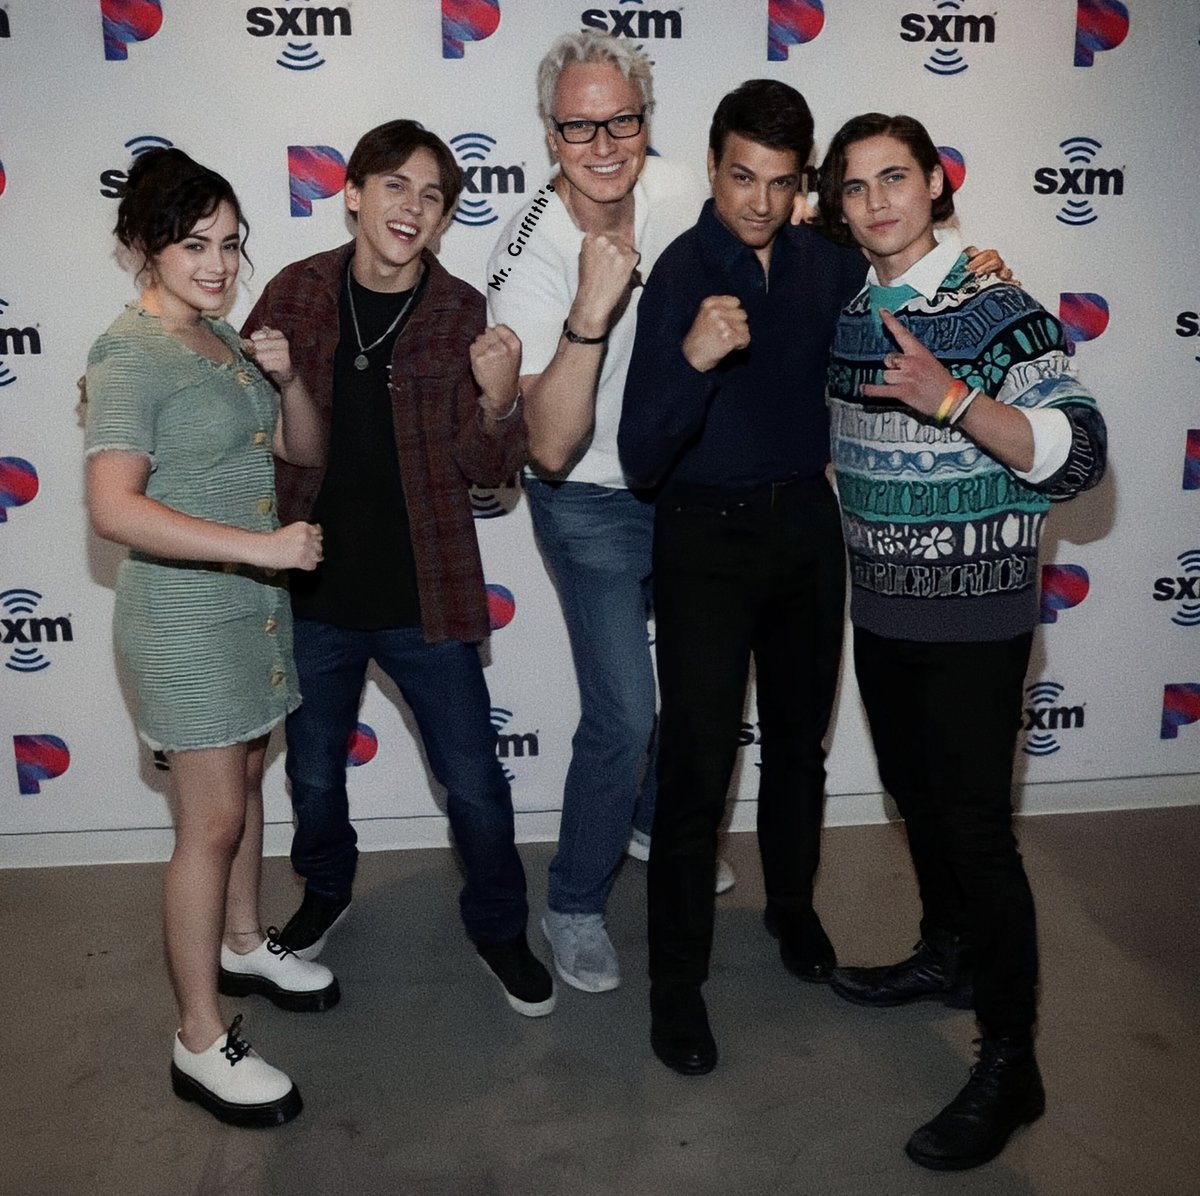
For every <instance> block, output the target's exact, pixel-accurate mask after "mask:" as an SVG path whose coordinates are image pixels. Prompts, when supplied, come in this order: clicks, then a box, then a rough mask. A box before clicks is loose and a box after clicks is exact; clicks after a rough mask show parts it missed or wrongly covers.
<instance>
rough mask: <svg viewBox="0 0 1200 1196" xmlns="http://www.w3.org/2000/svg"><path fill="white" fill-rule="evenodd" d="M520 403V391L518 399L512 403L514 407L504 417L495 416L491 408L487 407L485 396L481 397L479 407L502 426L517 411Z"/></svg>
mask: <svg viewBox="0 0 1200 1196" xmlns="http://www.w3.org/2000/svg"><path fill="white" fill-rule="evenodd" d="M520 402H521V392H520V391H519V390H518V391H517V397H516V398H515V399H513V401H512V406H511V407H510V408H509V409H508V410H507V411H506V412H505V413H504V414H503V415H495V414H493V412H492V410H491V408H490V407H489V406H488V405H487V403H485V402H484V399H483V395H480V396H479V406H480V407H481V408H482V409H483V413H484V415H490V416H491V417H492V419H493V420H494V421H495V422H496V423H498V424H502V423H503V422H504V421H505V420H506V419H508V418H509V416H511V415H512V414H513V413H514V412H515V411H516V409H517V405H518V404H519V403H520Z"/></svg>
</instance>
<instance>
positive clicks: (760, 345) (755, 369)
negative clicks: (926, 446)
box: [617, 199, 867, 489]
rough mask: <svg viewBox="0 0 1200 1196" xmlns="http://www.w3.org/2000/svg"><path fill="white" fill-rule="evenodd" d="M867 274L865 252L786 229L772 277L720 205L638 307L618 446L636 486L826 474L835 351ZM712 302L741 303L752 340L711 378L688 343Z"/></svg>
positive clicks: (664, 261) (652, 281)
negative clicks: (841, 321)
mask: <svg viewBox="0 0 1200 1196" xmlns="http://www.w3.org/2000/svg"><path fill="white" fill-rule="evenodd" d="M866 270H867V263H866V260H865V259H864V257H863V256H862V254H860V253H859V252H858V251H857V250H851V249H844V248H841V247H840V246H837V245H834V244H832V243H830V242H829V241H826V240H825V239H824V238H823V237H822V236H820V234H818V233H816V232H814V231H813V230H812V229H810V228H809V227H807V226H806V225H797V226H792V225H787V226H785V227H784V228H783V229H781V230H780V233H779V235H778V236H777V237H776V239H775V244H774V246H773V248H772V251H771V261H770V269H769V271H767V272H764V270H763V268H762V265H761V263H760V262H759V260H758V258H757V257H756V256H755V253H754V251H753V250H752V249H751V248H749V246H747V245H744V244H743V243H742V242H741V241H739V240H738V239H737V238H736V237H735V236H734V235H733V234H732V233H731V232H730V231H729V230H728V229H727V228H726V227H725V226H724V225H723V224H722V223H721V222H720V221H719V220H718V219H717V217H716V215H715V213H714V211H713V201H712V200H711V199H710V200H709V201H708V202H707V203H706V204H705V205H704V209H703V211H702V212H701V213H700V219H699V220H698V221H697V223H696V224H695V225H694V226H693V227H692V228H690V229H689V230H688V231H687V232H686V233H684V234H683V235H682V236H680V237H677V238H676V239H675V240H674V241H673V242H672V243H671V245H670V246H668V248H667V249H666V250H665V251H664V252H663V254H662V256H661V257H660V258H659V259H658V263H657V264H656V265H655V267H654V269H653V270H652V271H651V273H650V278H649V280H648V281H647V283H646V289H645V293H644V294H643V295H642V297H641V301H640V303H639V305H638V321H637V336H636V339H635V341H634V347H633V357H632V360H631V362H630V366H629V373H628V376H627V378H626V382H625V401H624V405H623V407H622V412H621V428H620V433H619V435H618V441H617V443H618V447H619V450H620V454H621V464H622V467H623V468H624V470H625V474H626V477H627V479H628V481H629V483H630V485H632V486H646V487H648V486H655V485H658V484H660V483H663V482H668V481H681V482H689V483H695V484H700V485H706V486H720V487H728V488H730V489H746V488H751V487H754V486H758V485H762V484H764V483H767V482H775V481H783V480H785V479H788V478H801V477H814V476H816V475H818V474H820V473H821V471H822V470H823V469H824V468H825V465H826V463H827V462H828V461H829V417H828V413H827V410H826V407H825V371H826V365H827V362H828V357H829V346H830V344H831V343H832V341H833V334H834V329H835V328H836V326H837V321H838V315H839V313H840V312H841V309H842V307H843V306H845V304H847V303H849V301H850V300H851V299H853V298H854V296H855V295H856V294H857V293H858V291H859V290H860V289H861V288H862V284H863V279H864V277H865V275H866ZM709 295H736V296H737V298H738V299H739V300H740V301H741V304H742V307H743V308H744V309H745V311H746V315H747V317H748V320H749V328H750V344H749V346H748V347H747V348H745V349H739V350H737V351H736V352H734V353H730V354H729V355H728V356H726V357H725V359H724V360H723V361H722V362H721V363H720V364H719V365H717V366H716V367H715V368H714V369H711V370H708V371H705V372H703V373H702V372H700V371H699V370H696V369H694V368H693V367H692V365H691V364H690V363H689V362H688V360H687V359H686V358H685V357H684V355H683V352H682V348H681V346H682V343H683V339H684V337H685V336H686V335H687V333H688V331H689V329H690V328H691V326H692V322H693V320H695V318H696V313H697V311H699V309H700V304H701V301H702V300H704V299H705V298H707V297H708V296H709Z"/></svg>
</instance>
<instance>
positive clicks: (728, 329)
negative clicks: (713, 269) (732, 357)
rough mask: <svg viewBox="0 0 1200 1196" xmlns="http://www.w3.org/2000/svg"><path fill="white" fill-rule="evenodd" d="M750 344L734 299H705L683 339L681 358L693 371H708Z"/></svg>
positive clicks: (739, 304)
mask: <svg viewBox="0 0 1200 1196" xmlns="http://www.w3.org/2000/svg"><path fill="white" fill-rule="evenodd" d="M749 343H750V324H749V322H748V320H747V318H746V313H745V311H744V310H743V309H742V305H741V302H740V301H739V300H738V297H737V296H736V295H709V297H708V298H707V299H705V300H704V302H703V303H701V304H700V310H699V311H698V312H697V313H696V318H695V319H694V320H693V321H692V327H691V329H690V330H689V331H688V334H687V336H685V337H684V338H683V345H682V346H681V348H682V350H683V355H684V357H686V358H687V359H688V362H689V363H690V364H691V366H692V368H693V369H697V370H699V371H700V372H701V373H703V372H704V371H706V370H711V369H712V368H713V367H714V366H716V365H717V364H718V363H719V362H720V361H721V360H722V359H723V358H724V357H726V356H727V355H728V354H729V353H732V352H733V351H734V349H744V348H745V347H746V346H747V345H748V344H749Z"/></svg>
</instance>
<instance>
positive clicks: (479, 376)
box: [471, 324, 521, 419]
mask: <svg viewBox="0 0 1200 1196" xmlns="http://www.w3.org/2000/svg"><path fill="white" fill-rule="evenodd" d="M471 373H472V374H474V375H475V382H476V384H477V385H478V386H479V389H480V390H481V391H483V394H482V395H481V396H480V399H479V405H480V406H481V407H482V408H483V410H484V411H485V412H486V413H487V414H488V415H490V416H491V417H492V418H493V419H499V418H501V417H502V416H504V415H506V414H511V412H512V409H513V404H514V403H516V401H517V378H518V376H519V375H520V373H521V340H520V338H519V337H518V336H517V334H516V333H515V332H514V331H513V330H512V329H511V328H509V327H508V325H507V324H496V325H495V326H494V327H492V328H488V329H485V330H484V331H483V332H481V333H480V334H479V335H478V336H477V337H476V338H475V339H474V340H473V341H472V342H471Z"/></svg>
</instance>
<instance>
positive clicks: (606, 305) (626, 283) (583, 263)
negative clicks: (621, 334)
mask: <svg viewBox="0 0 1200 1196" xmlns="http://www.w3.org/2000/svg"><path fill="white" fill-rule="evenodd" d="M641 256H642V255H641V254H640V253H638V251H637V250H636V249H634V247H633V246H632V245H630V244H628V243H627V242H625V241H623V240H622V239H621V238H620V237H616V236H612V235H611V234H609V233H588V234H587V235H586V236H585V237H584V238H583V244H582V245H581V246H580V248H579V290H578V291H577V292H576V294H575V302H574V303H572V304H571V314H570V318H569V321H568V322H569V323H570V325H571V330H572V331H573V332H578V333H579V335H580V336H603V335H604V334H605V333H606V332H607V331H608V328H609V325H610V323H611V322H612V315H613V312H615V311H616V310H617V308H618V307H619V306H620V305H621V303H622V301H623V300H624V299H625V297H626V294H627V292H628V291H629V289H630V281H631V280H632V279H633V276H634V272H635V271H636V270H637V264H638V262H639V260H640V259H641ZM639 281H640V280H639Z"/></svg>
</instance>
